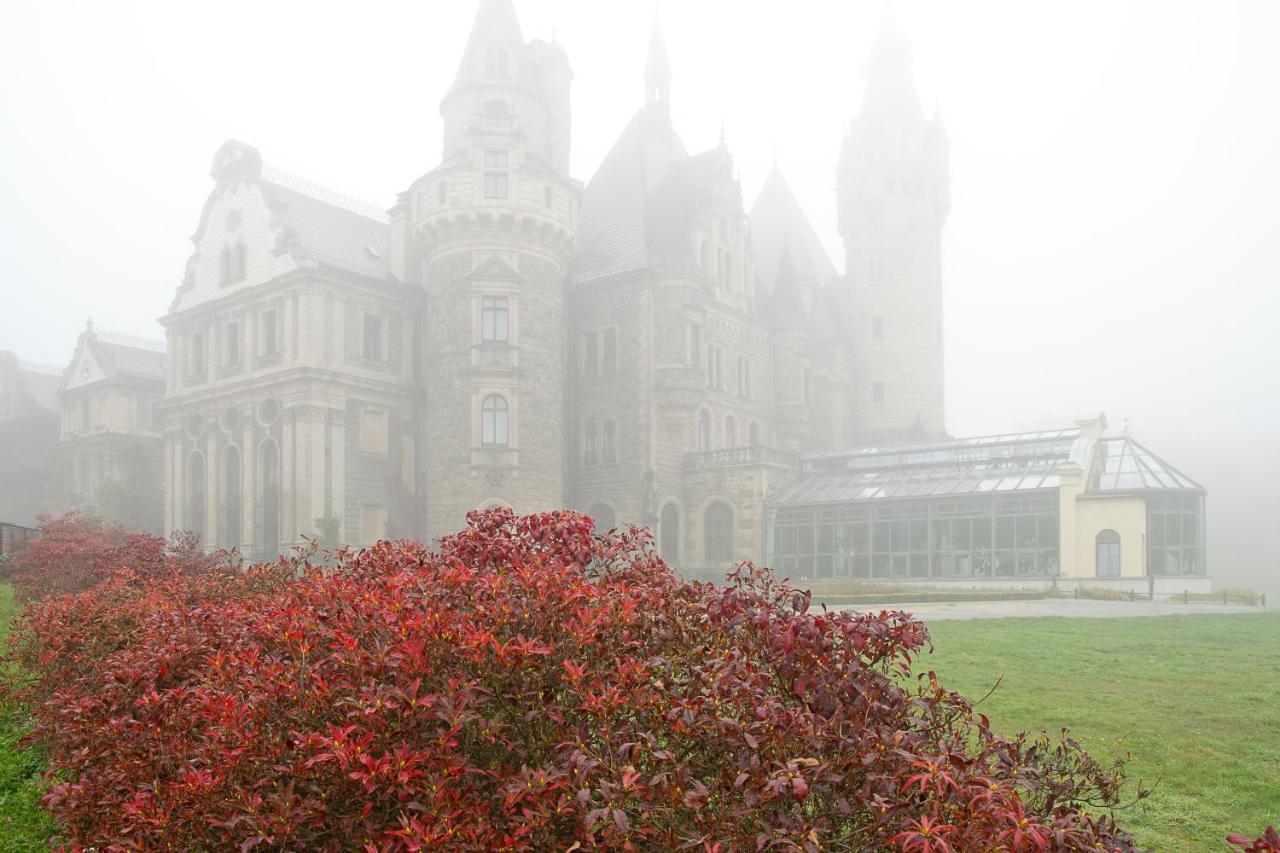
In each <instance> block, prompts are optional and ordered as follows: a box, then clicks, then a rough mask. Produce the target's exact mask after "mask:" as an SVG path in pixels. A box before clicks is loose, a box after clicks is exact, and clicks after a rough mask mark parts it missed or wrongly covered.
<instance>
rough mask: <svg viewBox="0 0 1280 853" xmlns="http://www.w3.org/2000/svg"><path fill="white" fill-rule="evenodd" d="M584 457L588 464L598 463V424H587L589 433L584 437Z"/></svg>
mask: <svg viewBox="0 0 1280 853" xmlns="http://www.w3.org/2000/svg"><path fill="white" fill-rule="evenodd" d="M582 459H583V461H584V462H585V463H586V464H588V465H594V464H596V425H595V424H587V433H586V435H585V436H584V438H583V452H582Z"/></svg>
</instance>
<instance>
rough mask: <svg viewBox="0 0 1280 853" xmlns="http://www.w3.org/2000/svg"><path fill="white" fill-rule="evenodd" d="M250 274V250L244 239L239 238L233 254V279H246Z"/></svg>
mask: <svg viewBox="0 0 1280 853" xmlns="http://www.w3.org/2000/svg"><path fill="white" fill-rule="evenodd" d="M248 274H249V250H248V248H247V247H246V246H245V244H244V241H243V240H237V241H236V248H235V251H234V252H233V253H232V255H231V280H232V281H244V279H245V276H247V275H248Z"/></svg>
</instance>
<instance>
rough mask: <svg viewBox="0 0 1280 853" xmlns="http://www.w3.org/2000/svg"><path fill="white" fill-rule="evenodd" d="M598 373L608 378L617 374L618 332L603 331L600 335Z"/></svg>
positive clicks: (611, 330) (614, 330) (612, 330)
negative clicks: (599, 365)
mask: <svg viewBox="0 0 1280 853" xmlns="http://www.w3.org/2000/svg"><path fill="white" fill-rule="evenodd" d="M600 350H601V359H600V364H601V367H600V372H601V373H603V374H604V375H605V376H610V375H612V374H614V373H617V372H618V332H617V330H616V329H605V330H604V331H603V332H601V333H600Z"/></svg>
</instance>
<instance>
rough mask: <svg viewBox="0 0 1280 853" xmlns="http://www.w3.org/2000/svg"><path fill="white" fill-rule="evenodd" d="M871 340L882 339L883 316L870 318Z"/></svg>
mask: <svg viewBox="0 0 1280 853" xmlns="http://www.w3.org/2000/svg"><path fill="white" fill-rule="evenodd" d="M871 340H873V341H882V340H884V318H883V317H872V318H871Z"/></svg>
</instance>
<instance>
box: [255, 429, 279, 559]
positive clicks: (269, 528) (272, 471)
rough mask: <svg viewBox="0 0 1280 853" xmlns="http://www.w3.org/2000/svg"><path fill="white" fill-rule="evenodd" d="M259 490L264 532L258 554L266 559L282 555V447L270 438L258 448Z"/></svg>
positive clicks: (260, 538)
mask: <svg viewBox="0 0 1280 853" xmlns="http://www.w3.org/2000/svg"><path fill="white" fill-rule="evenodd" d="M258 488H259V489H260V492H261V495H262V501H261V504H260V505H261V507H262V532H261V535H260V536H259V537H258V540H259V541H258V552H259V554H260V555H261V556H262V557H264V558H265V559H269V560H274V559H275V558H276V557H278V556H279V555H280V447H279V446H278V445H277V444H276V442H275V439H271V438H268V439H267V440H266V441H264V442H262V444H261V445H260V446H259V447H258Z"/></svg>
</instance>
